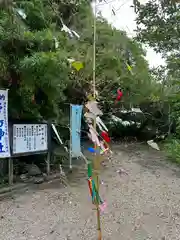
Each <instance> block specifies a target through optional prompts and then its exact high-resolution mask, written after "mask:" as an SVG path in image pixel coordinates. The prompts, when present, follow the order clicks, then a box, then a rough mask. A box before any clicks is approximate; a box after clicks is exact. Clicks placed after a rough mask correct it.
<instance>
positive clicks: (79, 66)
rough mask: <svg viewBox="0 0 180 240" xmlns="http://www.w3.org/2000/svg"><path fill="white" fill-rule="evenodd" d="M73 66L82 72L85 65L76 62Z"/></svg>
mask: <svg viewBox="0 0 180 240" xmlns="http://www.w3.org/2000/svg"><path fill="white" fill-rule="evenodd" d="M71 65H72V66H73V67H74V68H75V69H76V70H77V71H79V70H81V69H82V68H83V67H84V65H83V63H82V62H80V61H74V62H72V63H71Z"/></svg>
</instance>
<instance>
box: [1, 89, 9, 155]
mask: <svg viewBox="0 0 180 240" xmlns="http://www.w3.org/2000/svg"><path fill="white" fill-rule="evenodd" d="M7 157H10V146H9V131H8V90H0V158H7Z"/></svg>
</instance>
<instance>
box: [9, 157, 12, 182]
mask: <svg viewBox="0 0 180 240" xmlns="http://www.w3.org/2000/svg"><path fill="white" fill-rule="evenodd" d="M8 177H9V185H10V186H11V185H13V158H8Z"/></svg>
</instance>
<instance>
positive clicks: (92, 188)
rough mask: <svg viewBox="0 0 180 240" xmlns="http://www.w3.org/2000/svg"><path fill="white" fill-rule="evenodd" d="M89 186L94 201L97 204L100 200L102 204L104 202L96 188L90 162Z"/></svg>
mask: <svg viewBox="0 0 180 240" xmlns="http://www.w3.org/2000/svg"><path fill="white" fill-rule="evenodd" d="M88 186H89V192H90V195H91V197H92V202H93V203H94V204H95V203H96V202H98V204H99V205H102V204H103V203H104V202H103V201H102V199H101V198H100V196H99V193H98V191H97V189H96V185H95V182H94V180H93V178H92V164H91V163H88Z"/></svg>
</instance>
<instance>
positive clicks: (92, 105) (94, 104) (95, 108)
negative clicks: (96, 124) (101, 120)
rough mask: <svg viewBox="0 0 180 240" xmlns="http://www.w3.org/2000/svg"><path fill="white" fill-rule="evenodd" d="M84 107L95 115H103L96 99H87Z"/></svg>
mask: <svg viewBox="0 0 180 240" xmlns="http://www.w3.org/2000/svg"><path fill="white" fill-rule="evenodd" d="M86 108H87V109H88V110H89V111H90V112H91V113H93V114H94V115H96V116H98V115H103V113H102V111H101V110H100V109H99V108H98V106H97V102H96V101H89V102H88V103H87V104H86Z"/></svg>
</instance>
